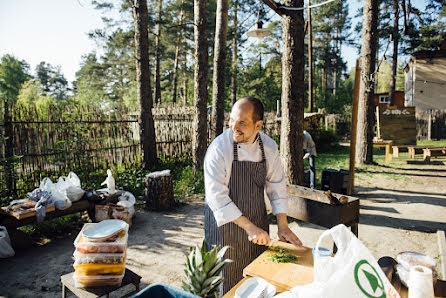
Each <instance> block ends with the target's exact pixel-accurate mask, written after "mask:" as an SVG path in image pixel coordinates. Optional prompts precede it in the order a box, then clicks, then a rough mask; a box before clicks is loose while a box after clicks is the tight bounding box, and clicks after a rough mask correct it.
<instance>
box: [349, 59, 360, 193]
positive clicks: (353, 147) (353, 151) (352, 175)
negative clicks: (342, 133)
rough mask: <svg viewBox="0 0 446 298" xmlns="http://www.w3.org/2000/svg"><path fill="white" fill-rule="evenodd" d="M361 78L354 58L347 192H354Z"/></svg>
mask: <svg viewBox="0 0 446 298" xmlns="http://www.w3.org/2000/svg"><path fill="white" fill-rule="evenodd" d="M360 79H361V68H360V66H359V59H356V68H355V86H354V88H353V104H352V123H351V130H350V160H349V171H350V177H349V179H350V186H349V189H348V192H347V193H348V194H349V195H350V194H352V193H354V192H355V158H356V157H355V155H356V126H357V124H358V99H359V81H360Z"/></svg>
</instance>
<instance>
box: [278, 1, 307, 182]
mask: <svg viewBox="0 0 446 298" xmlns="http://www.w3.org/2000/svg"><path fill="white" fill-rule="evenodd" d="M303 4H304V3H303V0H286V1H285V3H284V5H285V6H291V7H302V6H303ZM282 32H283V53H282V126H281V135H280V154H281V157H282V162H283V166H284V170H285V176H286V180H287V183H289V184H298V185H303V184H304V179H303V172H304V168H303V159H302V156H303V150H302V143H303V129H304V104H305V101H304V90H305V86H304V67H305V61H304V20H303V11H302V10H299V11H293V12H289V13H288V15H285V14H284V15H283V16H282Z"/></svg>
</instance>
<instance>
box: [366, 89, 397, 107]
mask: <svg viewBox="0 0 446 298" xmlns="http://www.w3.org/2000/svg"><path fill="white" fill-rule="evenodd" d="M373 101H374V102H375V107H376V106H380V107H387V106H388V105H389V103H390V98H389V92H382V93H375V95H374V97H373ZM393 105H394V106H404V91H395V98H394V100H393Z"/></svg>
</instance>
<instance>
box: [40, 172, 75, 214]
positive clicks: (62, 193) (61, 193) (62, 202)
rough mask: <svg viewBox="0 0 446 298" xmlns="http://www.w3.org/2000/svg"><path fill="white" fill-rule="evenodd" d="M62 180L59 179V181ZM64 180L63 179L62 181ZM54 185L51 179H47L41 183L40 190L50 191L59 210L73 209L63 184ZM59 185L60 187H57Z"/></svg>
mask: <svg viewBox="0 0 446 298" xmlns="http://www.w3.org/2000/svg"><path fill="white" fill-rule="evenodd" d="M60 180H61V179H60V178H59V181H60ZM62 180H63V179H62ZM59 181H58V183H56V184H54V183H53V182H52V181H51V179H50V178H48V177H45V178H43V179H42V181H41V182H40V186H39V187H40V188H41V189H43V190H46V191H48V192H49V193H50V194H51V196H52V197H53V199H54V206H55V207H56V208H57V209H59V210H65V209H68V208H70V207H71V205H72V203H71V201H70V199H69V198H68V197H67V195H66V190H65V189H63V187H62V185H61V184H62V183H63V182H60V184H59ZM57 184H59V186H58V185H57Z"/></svg>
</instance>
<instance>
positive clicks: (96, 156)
mask: <svg viewBox="0 0 446 298" xmlns="http://www.w3.org/2000/svg"><path fill="white" fill-rule="evenodd" d="M3 116H4V115H2V116H0V133H1V134H0V136H2V138H0V145H1V149H2V151H1V153H2V155H1V156H0V161H1V163H0V195H1V194H4V193H6V192H9V191H10V190H12V192H14V191H15V190H16V189H20V188H24V187H26V185H29V184H30V183H31V184H33V185H36V184H37V183H38V182H39V181H40V180H41V178H42V177H43V176H60V175H66V174H67V173H68V172H69V171H71V170H77V169H84V170H85V169H91V170H95V169H104V168H107V167H110V165H116V164H119V163H122V164H124V165H130V164H134V163H136V162H139V161H140V156H141V148H140V135H139V123H138V119H139V115H138V114H135V113H129V112H128V111H126V110H125V109H122V110H119V111H114V112H111V113H104V112H101V111H99V110H96V109H94V108H91V107H66V108H63V109H62V108H51V109H50V110H45V111H43V112H42V111H39V110H37V109H35V108H23V107H15V108H14V109H13V110H11V111H10V112H9V117H7V118H3ZM153 118H154V121H155V131H156V145H157V152H158V155H159V156H170V157H180V156H181V157H184V156H190V154H191V152H192V150H191V149H192V142H191V137H192V133H193V132H192V121H193V108H192V107H177V106H173V107H172V106H171V107H156V108H154V109H153ZM225 119H226V121H225V123H226V127H227V123H228V120H229V114H226V115H225ZM318 119H319V118H318V117H313V116H311V117H307V118H306V126H308V125H310V126H314V125H315V124H316V125H317V123H318V121H319V120H318ZM208 127H209V125H208ZM307 129H308V128H307ZM263 130H264V131H265V132H266V133H267V134H268V135H270V136H278V135H280V121H277V117H276V113H275V112H267V113H265V118H264V127H263ZM210 141H211V140H210V138H209V142H210Z"/></svg>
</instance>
